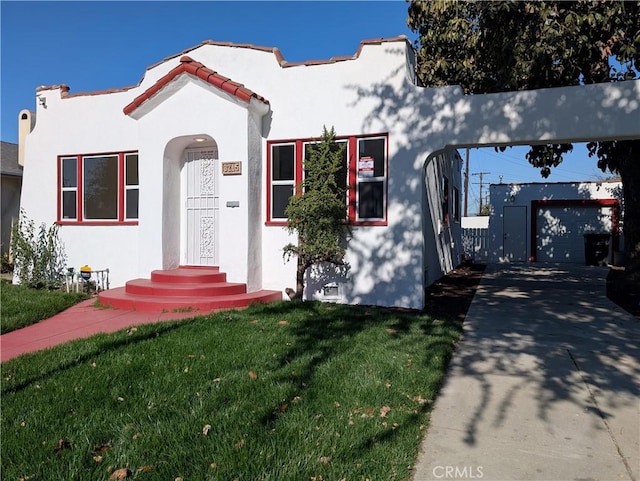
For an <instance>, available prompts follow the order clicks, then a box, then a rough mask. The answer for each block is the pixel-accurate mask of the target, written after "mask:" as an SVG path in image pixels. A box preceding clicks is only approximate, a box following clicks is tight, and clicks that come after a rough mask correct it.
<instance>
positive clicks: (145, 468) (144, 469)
mask: <svg viewBox="0 0 640 481" xmlns="http://www.w3.org/2000/svg"><path fill="white" fill-rule="evenodd" d="M137 471H138V472H139V473H150V472H151V471H153V467H151V466H149V465H148V464H147V465H146V466H142V467H140V468H138V469H137Z"/></svg>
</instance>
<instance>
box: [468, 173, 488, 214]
mask: <svg viewBox="0 0 640 481" xmlns="http://www.w3.org/2000/svg"><path fill="white" fill-rule="evenodd" d="M490 173H491V172H475V173H473V174H471V175H477V176H479V177H480V182H474V184H480V195H479V197H480V208H479V209H478V215H480V214H481V213H482V185H483V179H484V176H485V175H489V174H490Z"/></svg>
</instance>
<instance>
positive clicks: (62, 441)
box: [53, 439, 73, 454]
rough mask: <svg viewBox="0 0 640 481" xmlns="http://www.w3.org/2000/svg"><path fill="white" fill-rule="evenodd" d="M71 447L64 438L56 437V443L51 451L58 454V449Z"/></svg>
mask: <svg viewBox="0 0 640 481" xmlns="http://www.w3.org/2000/svg"><path fill="white" fill-rule="evenodd" d="M72 448H73V446H72V445H71V443H70V442H69V441H67V440H66V439H58V445H57V446H56V448H55V449H54V450H53V452H54V453H56V454H58V453H59V452H60V451H62V450H64V449H72Z"/></svg>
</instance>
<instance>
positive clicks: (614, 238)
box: [529, 199, 620, 262]
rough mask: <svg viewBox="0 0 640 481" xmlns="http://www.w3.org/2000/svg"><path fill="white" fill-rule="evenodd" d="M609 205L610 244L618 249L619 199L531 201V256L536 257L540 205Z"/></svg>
mask: <svg viewBox="0 0 640 481" xmlns="http://www.w3.org/2000/svg"><path fill="white" fill-rule="evenodd" d="M545 206H549V207H611V246H612V249H613V250H614V251H616V250H618V246H619V243H620V201H619V200H618V199H543V200H532V201H531V256H530V257H529V260H530V261H531V262H536V261H537V258H538V249H537V245H538V209H539V208H541V207H545Z"/></svg>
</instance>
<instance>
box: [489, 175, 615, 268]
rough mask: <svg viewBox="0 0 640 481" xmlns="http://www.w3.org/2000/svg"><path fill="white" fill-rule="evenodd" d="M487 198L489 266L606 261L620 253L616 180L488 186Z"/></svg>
mask: <svg viewBox="0 0 640 481" xmlns="http://www.w3.org/2000/svg"><path fill="white" fill-rule="evenodd" d="M490 196H491V200H490V203H491V208H492V210H491V217H490V220H489V239H490V254H489V260H490V262H524V261H533V262H559V263H577V264H585V263H588V264H591V263H594V262H593V261H594V259H593V256H594V255H595V256H596V259H595V263H599V262H608V263H612V262H613V261H614V254H616V253H619V252H620V251H622V250H623V248H622V232H621V228H620V227H621V226H620V224H621V222H620V220H621V218H622V217H621V207H622V183H621V182H620V181H601V182H600V181H598V182H560V183H552V182H548V183H546V182H545V183H529V184H492V185H491V186H490ZM603 243H604V248H603V245H602V244H603ZM594 249H595V250H594Z"/></svg>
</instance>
